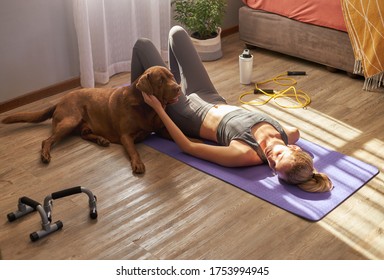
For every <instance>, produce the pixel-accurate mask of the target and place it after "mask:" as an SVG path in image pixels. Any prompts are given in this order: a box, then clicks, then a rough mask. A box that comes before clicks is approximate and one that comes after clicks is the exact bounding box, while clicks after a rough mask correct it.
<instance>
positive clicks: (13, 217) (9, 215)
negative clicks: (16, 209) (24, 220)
mask: <svg viewBox="0 0 384 280" xmlns="http://www.w3.org/2000/svg"><path fill="white" fill-rule="evenodd" d="M7 218H8V222H13V221H15V220H16V215H15V214H14V213H13V212H12V213H9V214H8V215H7Z"/></svg>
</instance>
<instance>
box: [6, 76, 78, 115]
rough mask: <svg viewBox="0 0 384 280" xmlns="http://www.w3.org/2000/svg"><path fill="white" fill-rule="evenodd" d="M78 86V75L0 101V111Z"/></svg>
mask: <svg viewBox="0 0 384 280" xmlns="http://www.w3.org/2000/svg"><path fill="white" fill-rule="evenodd" d="M79 86H80V77H76V78H73V79H69V80H66V81H63V82H60V83H57V84H54V85H51V86H49V87H46V88H43V89H39V90H36V91H33V92H30V93H27V94H24V95H22V96H19V97H16V98H14V99H11V100H7V101H5V102H3V103H0V113H3V112H6V111H9V110H12V109H15V108H17V107H20V106H23V105H26V104H29V103H32V102H35V101H38V100H40V99H43V98H46V97H49V96H52V95H55V94H58V93H60V92H63V91H66V90H70V89H73V88H76V87H79Z"/></svg>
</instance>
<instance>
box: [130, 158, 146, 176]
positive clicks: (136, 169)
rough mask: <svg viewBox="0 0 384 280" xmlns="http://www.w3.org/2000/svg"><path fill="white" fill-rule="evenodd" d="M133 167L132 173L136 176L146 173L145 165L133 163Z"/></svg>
mask: <svg viewBox="0 0 384 280" xmlns="http://www.w3.org/2000/svg"><path fill="white" fill-rule="evenodd" d="M131 165H132V172H133V173H135V174H143V173H144V172H145V165H144V163H142V162H141V161H140V162H133V161H132V162H131Z"/></svg>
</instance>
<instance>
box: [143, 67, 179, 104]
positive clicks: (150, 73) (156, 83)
mask: <svg viewBox="0 0 384 280" xmlns="http://www.w3.org/2000/svg"><path fill="white" fill-rule="evenodd" d="M136 87H137V88H138V89H139V90H141V91H143V92H145V93H147V94H153V95H154V96H156V97H157V99H159V101H160V102H161V104H163V105H164V106H165V105H167V104H172V103H175V102H177V100H178V97H179V95H180V90H181V87H180V85H179V84H178V83H177V82H176V80H175V78H174V77H173V75H172V73H171V71H169V70H168V69H167V68H165V67H162V66H153V67H151V68H148V69H147V70H146V71H145V72H144V73H143V74H142V75H141V77H140V78H139V79H138V81H137V84H136Z"/></svg>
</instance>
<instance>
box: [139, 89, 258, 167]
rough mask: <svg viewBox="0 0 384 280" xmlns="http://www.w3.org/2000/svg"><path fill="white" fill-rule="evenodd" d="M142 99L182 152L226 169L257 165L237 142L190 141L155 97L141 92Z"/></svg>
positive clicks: (252, 157) (247, 151) (246, 150)
mask: <svg viewBox="0 0 384 280" xmlns="http://www.w3.org/2000/svg"><path fill="white" fill-rule="evenodd" d="M143 97H144V101H145V102H146V103H147V104H148V105H149V106H151V107H152V108H153V109H154V110H155V111H156V113H157V114H158V115H159V117H160V119H161V120H162V121H163V123H164V125H165V127H166V128H167V130H168V132H169V134H170V135H171V137H172V139H173V140H174V141H175V142H176V144H177V145H178V146H179V148H180V149H181V150H182V151H183V152H185V153H187V154H190V155H192V156H195V157H197V158H200V159H204V160H207V161H210V162H214V163H217V164H220V165H223V166H228V167H238V166H249V165H254V164H258V162H255V158H254V156H252V155H250V151H249V149H246V148H245V146H244V144H242V143H238V142H237V141H232V142H231V144H230V145H229V146H215V145H209V144H204V143H197V142H192V141H190V140H189V139H188V137H186V136H185V135H184V133H183V132H182V131H181V130H180V129H179V128H178V127H177V125H176V124H175V123H174V122H173V121H172V119H171V118H170V117H169V116H168V115H167V113H166V112H165V110H164V108H163V106H162V105H161V103H160V102H159V101H158V99H157V98H156V97H155V96H153V95H148V94H146V93H144V92H143ZM251 153H252V151H251ZM256 161H257V159H256ZM260 163H261V160H260Z"/></svg>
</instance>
